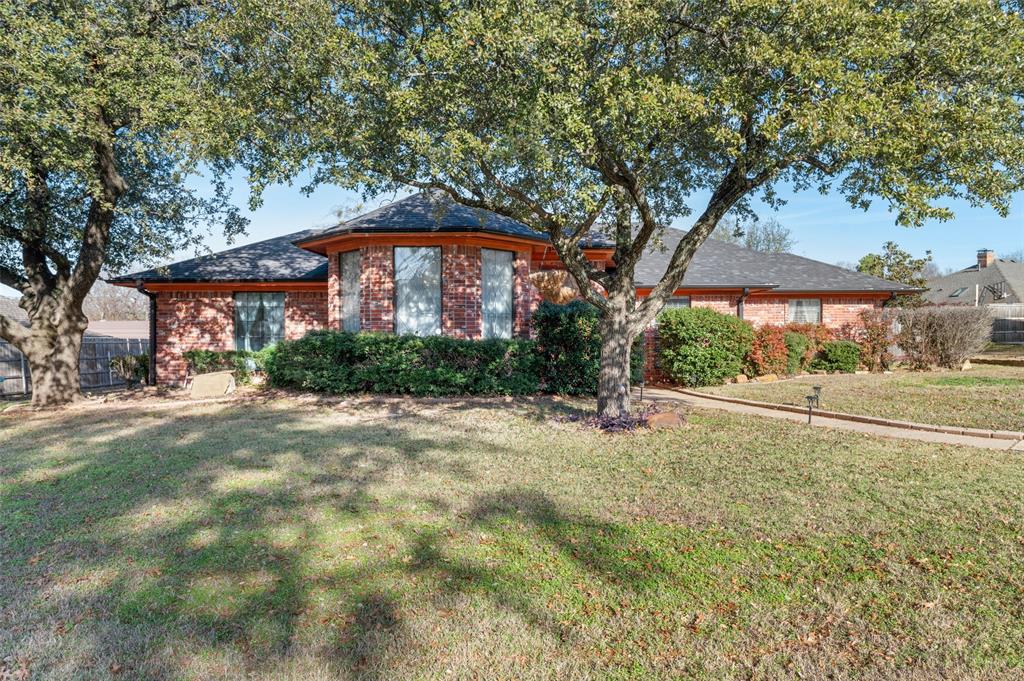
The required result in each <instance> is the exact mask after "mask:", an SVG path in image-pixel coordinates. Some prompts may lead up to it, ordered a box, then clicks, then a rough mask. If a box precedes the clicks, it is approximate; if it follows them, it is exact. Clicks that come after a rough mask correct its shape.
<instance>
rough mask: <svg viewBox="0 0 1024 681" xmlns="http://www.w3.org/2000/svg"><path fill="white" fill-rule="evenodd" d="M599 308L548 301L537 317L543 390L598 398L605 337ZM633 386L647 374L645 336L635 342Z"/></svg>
mask: <svg viewBox="0 0 1024 681" xmlns="http://www.w3.org/2000/svg"><path fill="white" fill-rule="evenodd" d="M599 321H600V319H599V313H598V310H597V308H596V307H594V306H593V305H591V304H590V303H587V302H584V301H582V300H577V301H573V302H571V303H569V304H567V305H556V304H554V303H548V302H544V303H541V304H540V307H538V308H537V311H536V312H534V314H533V320H532V324H533V329H534V332H535V333H536V334H537V352H538V355H539V361H540V380H541V389H542V390H544V391H545V392H550V393H558V394H563V395H594V394H596V393H597V376H598V373H599V372H600V369H601V334H600V331H599ZM629 374H630V383H632V384H633V385H636V384H639V383H640V382H641V381H642V380H643V375H644V340H643V334H641V335H639V336H637V338H636V340H635V341H634V342H633V348H632V352H631V353H630V362H629Z"/></svg>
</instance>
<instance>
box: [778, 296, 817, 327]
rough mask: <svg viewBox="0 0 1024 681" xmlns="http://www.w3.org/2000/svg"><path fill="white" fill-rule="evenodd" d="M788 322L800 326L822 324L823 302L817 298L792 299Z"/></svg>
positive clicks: (787, 317)
mask: <svg viewBox="0 0 1024 681" xmlns="http://www.w3.org/2000/svg"><path fill="white" fill-rule="evenodd" d="M786 321H788V322H797V323H799V324H820V323H821V301H820V300H818V299H816V298H792V299H790V301H789V313H788V314H787V315H786Z"/></svg>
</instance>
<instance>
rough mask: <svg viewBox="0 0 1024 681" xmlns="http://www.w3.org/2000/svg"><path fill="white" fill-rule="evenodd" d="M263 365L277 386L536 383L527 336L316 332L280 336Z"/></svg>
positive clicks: (456, 390)
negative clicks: (490, 337) (298, 336)
mask: <svg viewBox="0 0 1024 681" xmlns="http://www.w3.org/2000/svg"><path fill="white" fill-rule="evenodd" d="M266 371H267V378H268V381H269V383H270V385H272V386H275V387H286V388H299V389H304V390H314V391H317V392H327V393H336V394H345V393H355V392H372V393H387V394H407V395H418V396H452V395H527V394H531V393H535V392H537V391H538V390H539V387H540V377H539V371H538V360H537V352H536V348H535V344H534V343H533V342H532V341H526V340H497V339H495V340H483V341H473V340H461V339H456V338H447V337H444V336H429V337H425V338H421V337H418V336H395V335H392V334H387V333H345V332H341V331H313V332H311V333H309V334H307V335H306V336H305V337H303V338H301V339H299V340H294V341H283V342H281V343H278V344H277V345H276V346H275V348H274V350H273V352H272V353H270V355H269V357H268V358H267V362H266Z"/></svg>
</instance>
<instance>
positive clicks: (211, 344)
mask: <svg viewBox="0 0 1024 681" xmlns="http://www.w3.org/2000/svg"><path fill="white" fill-rule="evenodd" d="M234 347H235V301H234V298H233V297H232V293H231V292H230V291H198V292H190V291H161V292H160V293H159V294H157V299H156V374H157V380H158V382H159V383H160V384H172V385H177V384H180V383H181V382H182V381H184V380H185V376H186V373H187V366H186V363H185V359H184V358H183V357H182V353H183V352H185V351H186V350H232V349H234Z"/></svg>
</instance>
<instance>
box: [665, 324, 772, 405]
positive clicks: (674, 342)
mask: <svg viewBox="0 0 1024 681" xmlns="http://www.w3.org/2000/svg"><path fill="white" fill-rule="evenodd" d="M658 336H659V339H660V342H661V370H662V371H664V372H665V373H666V374H668V376H669V377H670V378H671V379H672V380H673V381H676V382H677V383H680V384H682V385H688V386H702V385H715V384H718V383H722V382H723V381H724V380H725V379H727V378H732V377H733V376H736V375H737V374H740V373H743V368H744V363H745V359H746V357H747V355H748V354H749V353H750V350H751V348H752V347H753V341H754V330H753V327H751V325H750V324H749V323H747V322H745V321H743V320H742V319H739V318H737V317H733V316H732V315H727V314H722V313H720V312H715V311H714V310H712V309H710V308H701V307H690V308H674V309H671V310H666V311H664V312H662V313H661V315H660V316H659V317H658Z"/></svg>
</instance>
